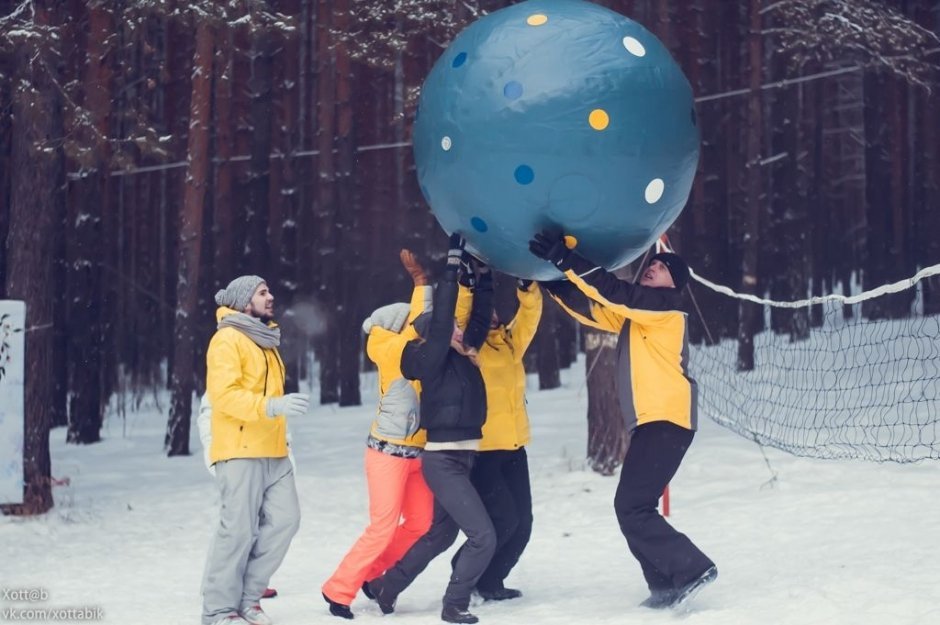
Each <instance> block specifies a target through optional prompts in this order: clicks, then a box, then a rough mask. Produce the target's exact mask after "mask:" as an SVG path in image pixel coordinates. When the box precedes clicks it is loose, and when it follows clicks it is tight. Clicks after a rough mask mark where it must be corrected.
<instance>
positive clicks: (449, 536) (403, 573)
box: [370, 451, 496, 610]
mask: <svg viewBox="0 0 940 625" xmlns="http://www.w3.org/2000/svg"><path fill="white" fill-rule="evenodd" d="M476 453H477V452H475V451H425V452H424V454H422V456H421V471H422V473H423V474H424V479H425V481H426V482H427V483H428V487H429V488H430V489H431V492H433V493H434V520H433V521H432V522H431V528H430V529H429V530H428V533H427V534H425V535H424V536H422V537H421V538H419V539H418V542H416V543H415V544H414V545H413V546H412V547H411V549H409V550H408V553H406V554H405V555H404V556H402V559H401V560H399V561H398V563H397V564H396V565H395V566H393V567H392V568H390V569H389V570H388V571H386V572H385V575H383V576H382V577H380V578H379V579H377V580H375V581H373V582H371V583H370V586H373V587H374V589H375V590H376V591H378V592H379V593H381V597H382V598H383V600H391V599H394V598H396V597H398V595H399V594H400V593H401V592H402V591H403V590H404V589H405V588H407V587H408V586H409V585H411V583H412V582H413V581H414V580H415V578H416V577H418V575H419V574H420V573H421V571H423V570H424V569H425V568H427V566H428V564H429V563H430V562H431V560H433V559H434V558H436V557H437V556H438V555H440V554H441V553H443V552H444V551H446V550H447V548H448V547H450V546H451V545H452V544H453V543H454V540H456V539H457V530H458V529H460V530H462V531H463V533H464V534H466V535H467V542H465V543H464V545H463V547H461V549H460V552H461V555H460V558H459V559H458V560H457V563H456V566H455V567H454V571H453V574H452V575H451V577H450V583H449V584H448V585H447V590H446V592H445V593H444V605H445V606H454V607H456V608H459V609H461V610H466V609H467V607H468V606H469V605H470V593H471V592H472V591H473V588H474V587H475V586H476V583H477V580H478V579H479V578H480V575H482V574H483V571H484V570H485V569H486V567H487V565H488V564H489V563H490V558H492V557H493V551H494V550H495V549H496V532H495V531H494V530H493V524H492V522H490V517H489V515H487V513H486V508H485V507H484V506H483V502H482V501H480V497H479V495H477V491H476V489H474V488H473V484H471V483H470V470H471V467H472V466H473V462H474V456H475V455H476Z"/></svg>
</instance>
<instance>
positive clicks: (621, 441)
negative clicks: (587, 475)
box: [585, 328, 629, 475]
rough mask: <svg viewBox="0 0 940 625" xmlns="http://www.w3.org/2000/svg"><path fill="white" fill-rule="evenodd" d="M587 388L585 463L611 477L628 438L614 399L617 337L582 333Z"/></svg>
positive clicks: (616, 400)
mask: <svg viewBox="0 0 940 625" xmlns="http://www.w3.org/2000/svg"><path fill="white" fill-rule="evenodd" d="M585 347H586V350H585V352H586V354H587V357H586V360H585V366H586V367H587V373H586V375H587V388H588V409H587V421H588V447H587V460H588V464H590V466H591V468H592V469H594V470H595V471H597V472H598V473H600V474H601V475H613V474H614V472H615V471H616V470H617V467H619V466H620V465H621V463H622V462H623V456H624V454H626V453H627V446H628V445H629V437H628V436H627V430H626V427H625V426H624V423H623V413H622V412H621V410H620V403H619V400H618V398H617V384H616V375H617V335H616V334H611V333H609V332H600V331H598V330H594V329H592V328H586V329H585Z"/></svg>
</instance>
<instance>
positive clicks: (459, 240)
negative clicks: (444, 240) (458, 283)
mask: <svg viewBox="0 0 940 625" xmlns="http://www.w3.org/2000/svg"><path fill="white" fill-rule="evenodd" d="M466 243H467V242H466V241H465V240H464V238H463V237H462V236H460V235H459V234H458V233H456V232H455V233H454V234H452V235H450V242H449V244H448V250H447V266H448V267H450V268H452V269H459V268H460V266H461V265H462V264H464V262H465V261H464V258H463V257H464V251H463V247H464V245H466Z"/></svg>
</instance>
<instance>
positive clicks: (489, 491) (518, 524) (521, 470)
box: [452, 447, 532, 591]
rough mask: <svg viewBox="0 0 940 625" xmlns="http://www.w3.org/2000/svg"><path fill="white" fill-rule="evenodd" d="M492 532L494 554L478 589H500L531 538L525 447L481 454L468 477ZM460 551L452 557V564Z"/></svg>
mask: <svg viewBox="0 0 940 625" xmlns="http://www.w3.org/2000/svg"><path fill="white" fill-rule="evenodd" d="M470 480H471V481H472V482H473V486H474V487H475V488H476V489H477V492H478V493H479V494H480V498H481V499H482V500H483V505H484V506H486V512H487V513H488V514H489V515H490V520H492V521H493V527H494V528H495V529H496V553H495V554H493V559H492V560H490V565H489V566H488V567H486V570H485V571H484V572H483V575H481V576H480V579H479V581H477V588H479V589H480V590H488V591H495V590H500V589H502V588H503V581H504V580H505V579H506V578H507V577H508V576H509V572H510V571H512V569H513V567H514V566H516V564H517V563H518V562H519V558H520V556H522V552H523V551H525V548H526V545H528V544H529V537H530V536H531V535H532V490H531V487H530V485H529V459H528V456H527V455H526V451H525V447H520V448H519V449H514V450H494V451H482V452H480V453H479V454H477V459H476V463H475V464H474V465H473V472H472V473H471V475H470ZM462 551H463V549H461V550H460V551H458V552H457V554H456V555H455V556H454V559H453V561H452V564H454V565H456V562H457V559H458V558H459V557H460V556H461V554H462Z"/></svg>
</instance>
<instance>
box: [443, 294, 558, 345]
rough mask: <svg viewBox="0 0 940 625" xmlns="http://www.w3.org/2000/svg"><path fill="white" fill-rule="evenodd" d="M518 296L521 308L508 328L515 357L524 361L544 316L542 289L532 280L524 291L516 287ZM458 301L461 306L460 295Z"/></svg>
mask: <svg viewBox="0 0 940 625" xmlns="http://www.w3.org/2000/svg"><path fill="white" fill-rule="evenodd" d="M516 297H517V298H518V299H519V310H517V311H516V316H515V317H513V319H512V321H510V322H509V323H508V324H507V325H506V330H507V331H508V332H509V335H510V337H511V338H512V347H513V359H514V360H515V361H516V362H522V358H523V356H525V352H526V350H527V349H529V345H530V344H531V343H532V339H533V338H534V337H535V331H536V330H538V328H539V321H540V320H541V318H542V291H541V289H539V285H538V284H537V283H535V282H532V283H531V284H530V285H529V288H527V289H526V290H524V291H523V290H521V289H516ZM457 301H458V306H459V301H460V300H459V297H458V300H457Z"/></svg>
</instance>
